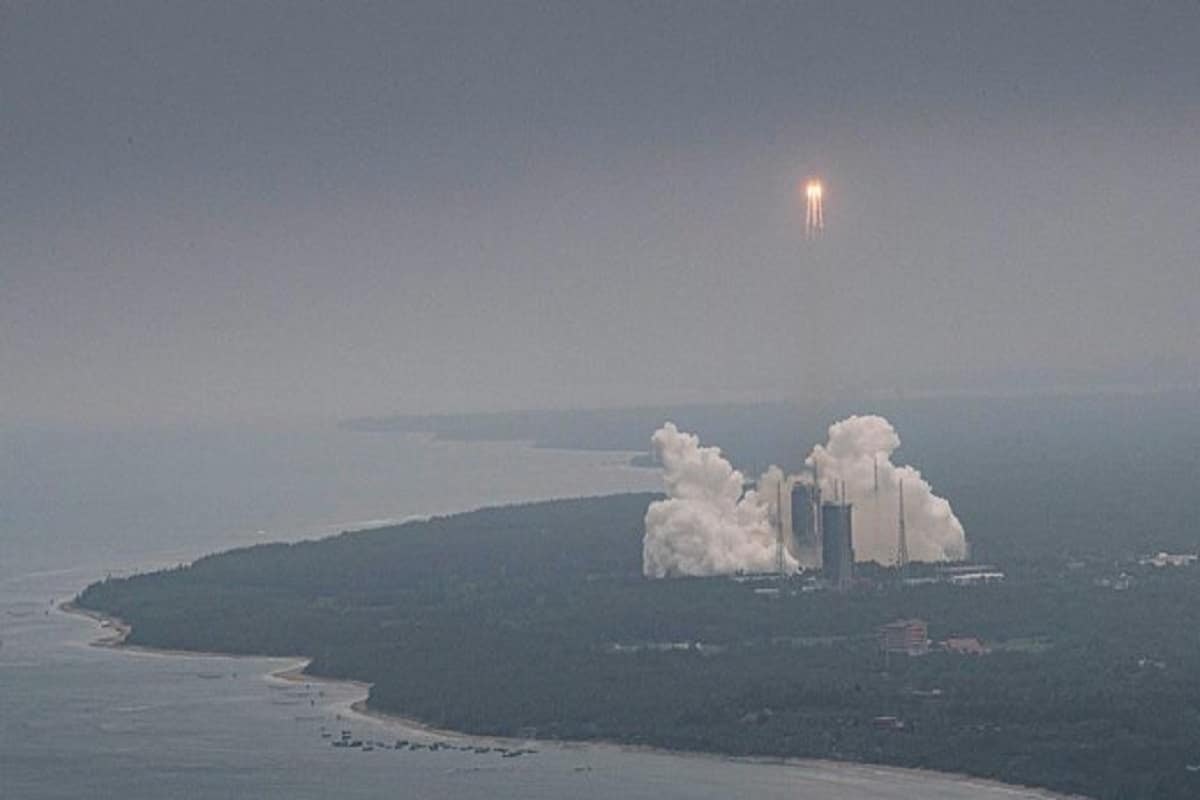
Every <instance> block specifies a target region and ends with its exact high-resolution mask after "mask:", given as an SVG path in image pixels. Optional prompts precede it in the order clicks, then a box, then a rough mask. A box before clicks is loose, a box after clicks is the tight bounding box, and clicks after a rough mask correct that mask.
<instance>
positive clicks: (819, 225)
mask: <svg viewBox="0 0 1200 800" xmlns="http://www.w3.org/2000/svg"><path fill="white" fill-rule="evenodd" d="M824 196H825V187H824V186H823V185H822V184H821V181H819V180H818V179H816V178H810V179H809V180H808V182H807V183H805V184H804V200H805V204H804V238H805V239H815V238H817V235H818V234H820V232H821V231H823V230H825V205H824Z"/></svg>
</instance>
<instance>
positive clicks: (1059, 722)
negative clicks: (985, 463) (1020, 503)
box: [78, 494, 1200, 800]
mask: <svg viewBox="0 0 1200 800" xmlns="http://www.w3.org/2000/svg"><path fill="white" fill-rule="evenodd" d="M653 499H654V495H649V494H629V495H614V496H608V497H597V498H585V499H578V500H563V501H552V502H543V503H531V504H526V505H518V506H510V507H504V508H491V509H484V510H480V511H476V512H471V513H465V514H457V515H452V516H447V517H440V518H434V519H432V520H428V521H420V522H411V523H407V524H404V525H400V526H396V527H391V528H383V529H376V530H370V531H360V532H350V533H344V534H341V535H339V536H335V537H331V538H328V539H324V540H320V541H314V542H304V543H299V544H291V545H287V544H273V545H261V546H256V547H251V548H247V549H241V550H235V551H231V552H227V553H222V554H219V555H214V556H209V557H206V558H202V559H200V560H199V561H197V562H195V563H194V564H191V565H189V566H183V567H179V568H177V569H173V570H168V571H164V572H157V573H153V574H146V575H137V576H134V577H131V578H125V579H112V580H106V581H103V582H100V583H97V584H94V585H92V586H90V587H88V588H87V589H86V590H85V591H83V592H82V593H81V594H80V596H79V598H78V603H79V604H80V605H81V606H83V607H86V608H89V609H94V610H97V611H102V612H105V613H108V614H111V615H115V616H117V617H120V618H122V619H124V620H126V621H127V622H129V623H131V624H132V626H133V631H132V634H131V636H130V638H129V643H131V644H136V645H145V646H154V647H162V648H178V649H192V650H215V651H223V652H229V653H241V654H267V655H304V656H309V657H311V658H312V659H313V660H312V663H311V665H310V666H309V671H310V672H312V673H314V674H320V675H323V676H331V677H339V678H354V679H357V680H361V681H367V682H370V683H371V684H372V685H373V686H372V689H371V692H370V698H369V701H368V702H369V704H370V705H371V706H372V707H373V708H375V709H378V710H381V711H390V712H395V713H398V714H402V715H405V716H409V717H413V718H417V719H420V720H422V721H424V722H427V723H429V724H432V725H435V726H440V727H447V728H454V729H459V730H463V731H468V732H473V733H481V734H494V735H520V736H537V737H543V738H556V739H557V738H560V739H575V740H589V739H605V740H613V741H619V742H625V743H636V744H647V745H656V746H661V747H667V748H677V749H685V750H697V751H712V752H721V753H728V754H735V755H763V756H794V757H820V758H832V759H845V760H853V761H868V762H877V763H883V764H891V765H900V766H913V767H925V768H930V769H939V770H947V771H954V772H965V773H969V774H972V775H977V776H981V777H987V778H994V779H998V780H1003V781H1009V782H1014V783H1020V784H1026V785H1036V786H1042V787H1047V788H1051V789H1054V790H1058V791H1064V792H1073V793H1078V794H1082V795H1086V796H1090V797H1094V798H1100V799H1102V800H1109V799H1112V800H1116V799H1117V798H1121V799H1122V800H1126V799H1127V798H1179V799H1180V800H1182V799H1183V798H1189V800H1190V799H1191V798H1195V797H1198V796H1200V772H1194V771H1191V770H1189V769H1188V765H1197V764H1200V633H1198V631H1200V606H1198V604H1197V603H1196V602H1195V598H1196V597H1197V596H1200V595H1198V593H1197V592H1198V590H1200V570H1198V569H1196V568H1193V567H1179V568H1166V569H1155V568H1153V567H1149V566H1140V565H1138V564H1137V563H1136V561H1129V562H1121V561H1119V560H1117V559H1115V558H1108V557H1096V558H1092V559H1090V560H1078V559H1076V560H1073V561H1071V562H1070V563H1068V561H1067V560H1066V559H1059V560H1057V561H1047V560H1040V561H1035V560H1030V561H1029V562H1022V564H1018V565H1017V566H1016V568H1015V569H1010V570H1009V578H1008V580H1007V581H1006V582H1005V583H1004V584H1001V585H991V586H977V587H969V588H968V587H956V586H951V585H948V584H934V585H925V586H900V585H898V584H897V583H896V582H895V581H894V580H891V578H890V576H889V575H888V574H887V570H880V569H877V570H875V571H874V573H875V577H876V578H877V580H875V581H873V582H872V583H870V584H869V585H867V586H865V587H862V588H859V589H858V590H856V591H852V592H848V593H836V592H827V591H816V592H811V591H801V589H802V587H803V584H802V582H801V581H800V580H798V579H791V580H786V581H780V582H762V581H750V580H743V581H737V580H732V579H729V578H708V579H677V580H662V581H655V580H649V579H645V578H643V577H642V576H641V536H642V517H643V515H644V513H645V509H646V506H647V504H648V503H649V502H650V501H651V500H653ZM1121 573H1125V575H1126V576H1127V578H1128V580H1127V581H1126V582H1125V583H1123V584H1121V585H1123V586H1125V585H1127V586H1128V588H1126V589H1124V590H1116V589H1114V588H1113V581H1112V580H1111V578H1113V577H1116V576H1119V575H1120V574H1121ZM1106 579H1107V580H1106ZM764 587H778V588H779V589H780V591H779V592H778V594H773V593H771V594H768V593H763V592H756V591H755V590H756V589H761V588H764ZM899 617H919V618H922V619H924V620H927V621H928V624H929V632H930V637H931V639H933V640H940V639H944V638H947V637H952V636H969V637H978V638H979V639H981V640H982V641H983V642H985V643H986V644H987V645H988V646H989V647H990V649H991V651H990V652H989V653H988V654H986V655H981V656H967V655H955V654H950V653H946V652H938V651H936V650H935V651H934V652H931V653H930V654H929V655H926V656H923V657H904V656H890V657H888V658H886V659H885V658H884V656H883V655H882V654H881V652H880V650H879V645H878V640H877V630H878V628H879V626H880V625H882V624H884V623H887V622H890V621H892V620H894V619H896V618H899ZM880 716H894V717H896V718H897V719H898V720H899V721H901V722H902V723H903V727H894V728H888V729H883V728H882V727H881V726H879V725H877V724H876V723H875V719H876V718H877V717H880Z"/></svg>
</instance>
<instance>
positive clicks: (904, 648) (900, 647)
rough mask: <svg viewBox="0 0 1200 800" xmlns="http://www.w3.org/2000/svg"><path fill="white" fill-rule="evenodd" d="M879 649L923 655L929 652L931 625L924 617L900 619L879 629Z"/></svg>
mask: <svg viewBox="0 0 1200 800" xmlns="http://www.w3.org/2000/svg"><path fill="white" fill-rule="evenodd" d="M879 649H880V650H882V651H883V652H885V653H896V654H899V655H905V656H923V655H925V654H926V653H928V652H929V626H928V625H926V624H925V620H922V619H898V620H896V621H895V622H889V623H888V624H887V625H884V626H883V627H882V628H880V629H879Z"/></svg>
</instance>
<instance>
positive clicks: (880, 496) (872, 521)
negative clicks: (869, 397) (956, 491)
mask: <svg viewBox="0 0 1200 800" xmlns="http://www.w3.org/2000/svg"><path fill="white" fill-rule="evenodd" d="M899 446H900V437H899V436H898V435H897V434H896V429H895V428H893V427H892V425H891V423H890V422H888V421H887V420H886V419H884V418H883V417H878V416H863V417H858V416H855V417H850V418H849V419H844V420H842V421H841V422H837V423H834V424H833V425H831V426H829V441H828V442H827V443H825V444H824V445H817V446H816V447H814V448H813V451H812V455H810V456H809V457H808V460H807V462H806V463H808V464H809V465H810V466H811V465H814V464H815V465H816V467H817V472H818V475H819V476H820V480H821V491H822V493H823V494H824V495H825V496H826V497H831V496H832V495H833V492H834V491H835V488H836V487H837V486H843V487H844V491H845V499H846V500H847V501H848V502H850V503H853V504H854V522H853V524H854V555H855V558H856V560H858V561H877V562H879V563H880V564H894V563H895V562H896V553H897V547H898V537H897V530H898V528H899V505H900V481H901V480H903V481H904V519H905V523H906V525H905V527H906V529H907V539H908V554H909V558H910V559H911V560H912V561H955V560H959V559H962V558H965V557H966V555H967V542H966V537H965V535H964V533H963V527H962V524H961V523H960V522H959V521H958V518H957V517H955V516H954V512H953V511H952V510H951V509H950V503H949V502H948V501H947V500H946V499H945V498H942V497H938V496H937V495H935V494H934V493H933V490H932V488H931V487H930V485H929V483H928V482H927V481H926V480H925V479H924V478H922V477H921V473H920V472H919V471H917V470H916V469H914V468H912V467H910V466H896V465H895V464H893V463H892V458H891V457H892V453H894V452H895V451H896V448H897V447H899ZM876 475H878V484H877V483H876ZM877 487H878V488H877Z"/></svg>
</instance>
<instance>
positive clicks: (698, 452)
mask: <svg viewBox="0 0 1200 800" xmlns="http://www.w3.org/2000/svg"><path fill="white" fill-rule="evenodd" d="M651 441H652V442H653V444H654V450H655V452H656V453H657V455H658V459H659V461H660V462H661V463H662V465H663V481H664V483H665V484H666V491H667V499H665V500H657V501H655V502H653V503H651V504H650V507H649V508H648V509H647V510H646V538H645V540H644V541H643V545H642V571H643V572H644V573H645V574H646V575H647V576H650V577H653V578H663V577H667V576H677V575H727V574H733V573H736V572H769V571H771V570H774V569H775V554H776V533H775V529H774V527H773V525H772V518H771V516H770V511H769V509H768V506H767V504H766V503H763V502H762V501H761V500H760V498H759V494H758V492H755V491H753V490H751V491H746V492H743V485H744V483H745V477H744V476H743V475H742V473H741V472H739V471H737V470H735V469H734V468H733V466H732V465H731V464H730V463H729V461H727V460H726V459H725V457H724V456H722V455H721V450H720V448H718V447H701V446H700V439H699V437H697V436H695V435H693V434H690V433H683V432H681V431H680V430H679V429H678V428H676V427H675V425H674V424H673V423H670V422H668V423H666V424H665V425H663V426H662V427H661V428H660V429H658V430H657V431H656V432H655V433H654V437H653V438H652V439H651ZM776 472H778V469H776ZM781 478H782V473H781V472H780V473H779V474H778V476H777V478H776V480H778V479H781ZM785 558H786V561H787V563H786V564H785V566H786V567H787V568H788V569H795V566H796V564H795V562H794V561H793V560H791V558H790V556H786V554H785Z"/></svg>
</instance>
